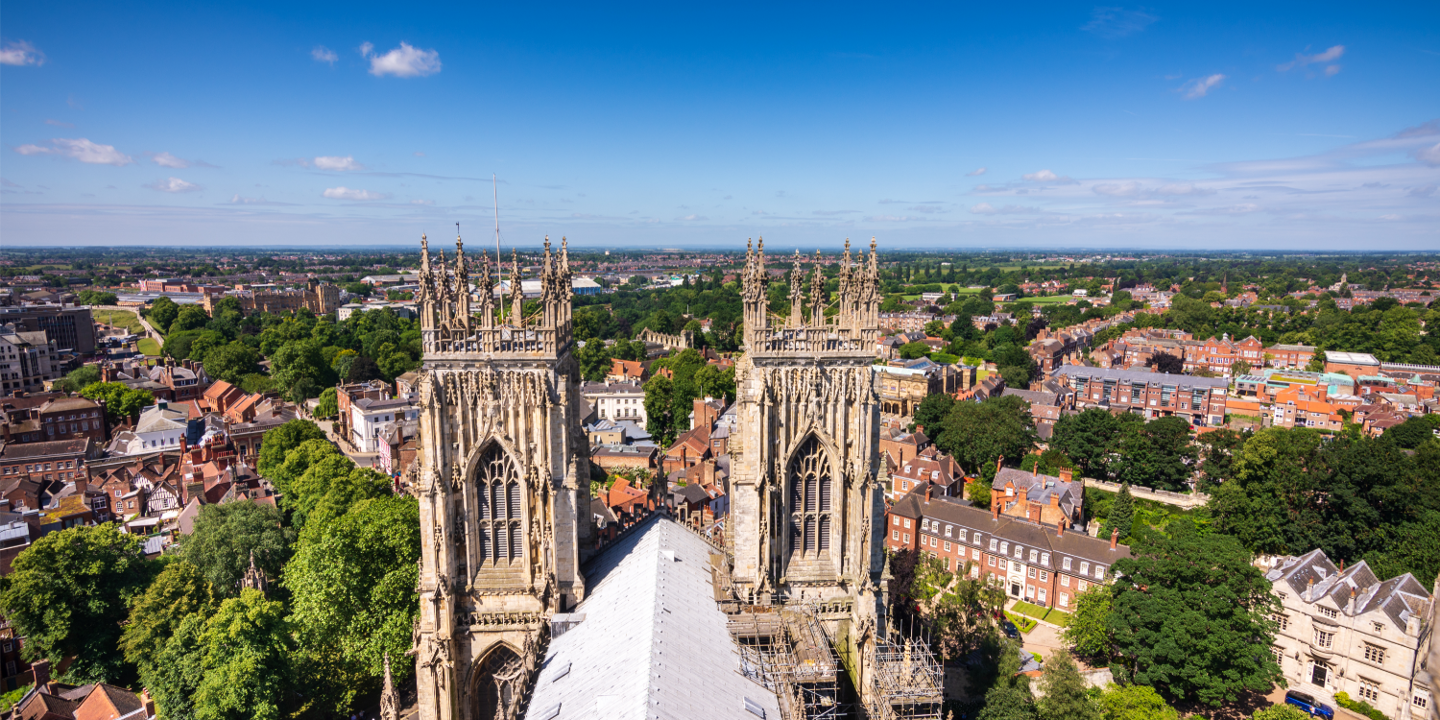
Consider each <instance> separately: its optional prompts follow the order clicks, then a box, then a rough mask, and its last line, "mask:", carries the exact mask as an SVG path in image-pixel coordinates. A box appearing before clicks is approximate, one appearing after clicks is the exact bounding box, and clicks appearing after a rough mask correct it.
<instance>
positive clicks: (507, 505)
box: [475, 445, 525, 566]
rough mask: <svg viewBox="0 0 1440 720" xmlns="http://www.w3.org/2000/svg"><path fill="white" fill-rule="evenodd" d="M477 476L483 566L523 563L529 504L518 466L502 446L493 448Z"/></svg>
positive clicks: (490, 449) (481, 460) (486, 453)
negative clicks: (526, 517)
mask: <svg viewBox="0 0 1440 720" xmlns="http://www.w3.org/2000/svg"><path fill="white" fill-rule="evenodd" d="M475 475H476V477H475V496H476V498H477V501H478V502H477V504H478V505H479V508H478V509H479V513H478V514H479V516H480V521H479V528H477V530H478V532H477V534H478V535H479V536H480V559H481V563H482V565H484V566H489V565H508V564H510V563H512V562H515V561H518V560H521V559H522V558H524V556H525V543H524V505H525V502H524V499H523V497H522V489H521V486H520V481H519V479H518V476H519V474H518V473H516V472H515V466H514V464H513V463H511V462H510V458H509V456H507V455H506V454H505V451H504V450H502V449H501V448H500V446H499V445H491V446H490V447H489V448H488V449H487V450H486V451H485V454H484V455H483V456H482V457H481V458H480V463H479V465H478V466H477V467H476V471H475Z"/></svg>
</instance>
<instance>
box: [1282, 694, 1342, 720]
mask: <svg viewBox="0 0 1440 720" xmlns="http://www.w3.org/2000/svg"><path fill="white" fill-rule="evenodd" d="M1285 704H1286V705H1294V706H1295V707H1297V708H1300V709H1301V710H1304V711H1305V714H1306V715H1309V716H1311V717H1322V718H1325V720H1335V709H1334V708H1332V707H1330V706H1329V705H1326V704H1325V703H1322V702H1320V701H1319V700H1316V699H1315V698H1313V697H1310V696H1309V695H1306V694H1305V693H1302V692H1295V691H1294V690H1291V691H1290V692H1287V693H1285Z"/></svg>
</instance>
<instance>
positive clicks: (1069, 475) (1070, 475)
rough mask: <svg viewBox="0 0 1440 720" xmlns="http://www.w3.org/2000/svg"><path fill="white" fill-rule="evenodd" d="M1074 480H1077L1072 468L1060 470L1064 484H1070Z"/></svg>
mask: <svg viewBox="0 0 1440 720" xmlns="http://www.w3.org/2000/svg"><path fill="white" fill-rule="evenodd" d="M1074 478H1075V471H1074V470H1071V469H1070V468H1060V479H1061V480H1062V481H1064V482H1070V481H1071V480H1073V479H1074Z"/></svg>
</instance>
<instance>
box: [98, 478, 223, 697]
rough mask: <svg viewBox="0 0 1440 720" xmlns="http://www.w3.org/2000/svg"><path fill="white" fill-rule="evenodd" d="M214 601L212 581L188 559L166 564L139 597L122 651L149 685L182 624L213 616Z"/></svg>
mask: <svg viewBox="0 0 1440 720" xmlns="http://www.w3.org/2000/svg"><path fill="white" fill-rule="evenodd" d="M207 507H213V506H207ZM214 605H215V595H214V593H213V592H212V591H211V589H210V583H209V581H207V580H206V579H205V576H204V575H201V574H200V570H199V569H198V568H196V567H195V566H194V565H192V564H190V563H188V562H185V561H184V560H178V561H175V562H171V563H170V564H168V565H166V566H165V569H164V570H162V571H160V574H159V575H157V576H155V580H154V582H151V583H150V587H148V588H146V589H145V592H144V593H142V594H141V595H140V596H139V597H137V598H136V599H135V601H134V604H133V605H132V606H131V607H130V617H129V620H128V621H127V622H126V623H125V627H124V629H123V630H122V631H121V633H120V651H121V652H122V653H124V655H125V660H126V661H127V662H130V663H131V664H133V665H135V666H137V667H138V668H139V669H140V680H141V681H142V682H144V683H145V685H146V686H147V687H149V686H150V685H151V683H150V678H151V677H152V676H153V675H154V674H155V669H156V668H155V663H156V661H157V660H158V659H159V658H160V654H161V653H162V652H163V651H164V650H165V646H166V645H167V644H168V643H169V642H170V639H171V638H172V637H174V636H175V633H176V631H177V630H178V629H179V627H180V624H181V623H182V622H184V620H185V618H186V617H189V616H191V615H201V616H202V617H209V615H210V611H211V610H213V609H214Z"/></svg>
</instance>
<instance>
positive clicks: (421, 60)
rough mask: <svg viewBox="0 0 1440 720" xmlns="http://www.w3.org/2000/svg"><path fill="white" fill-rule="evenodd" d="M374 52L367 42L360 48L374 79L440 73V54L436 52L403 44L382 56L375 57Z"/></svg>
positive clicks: (373, 48) (372, 46)
mask: <svg viewBox="0 0 1440 720" xmlns="http://www.w3.org/2000/svg"><path fill="white" fill-rule="evenodd" d="M374 50H375V46H374V45H371V44H370V43H368V42H367V43H365V44H364V45H361V46H360V54H361V55H363V56H365V57H366V58H369V60H370V74H371V75H374V76H376V77H380V76H383V75H394V76H395V77H422V76H425V75H434V74H435V73H438V72H440V53H439V52H438V51H436V50H421V49H419V48H416V47H413V46H411V45H410V43H405V42H402V43H400V47H397V48H395V49H394V50H391V51H390V52H387V53H385V54H384V55H375V54H373V52H374Z"/></svg>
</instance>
